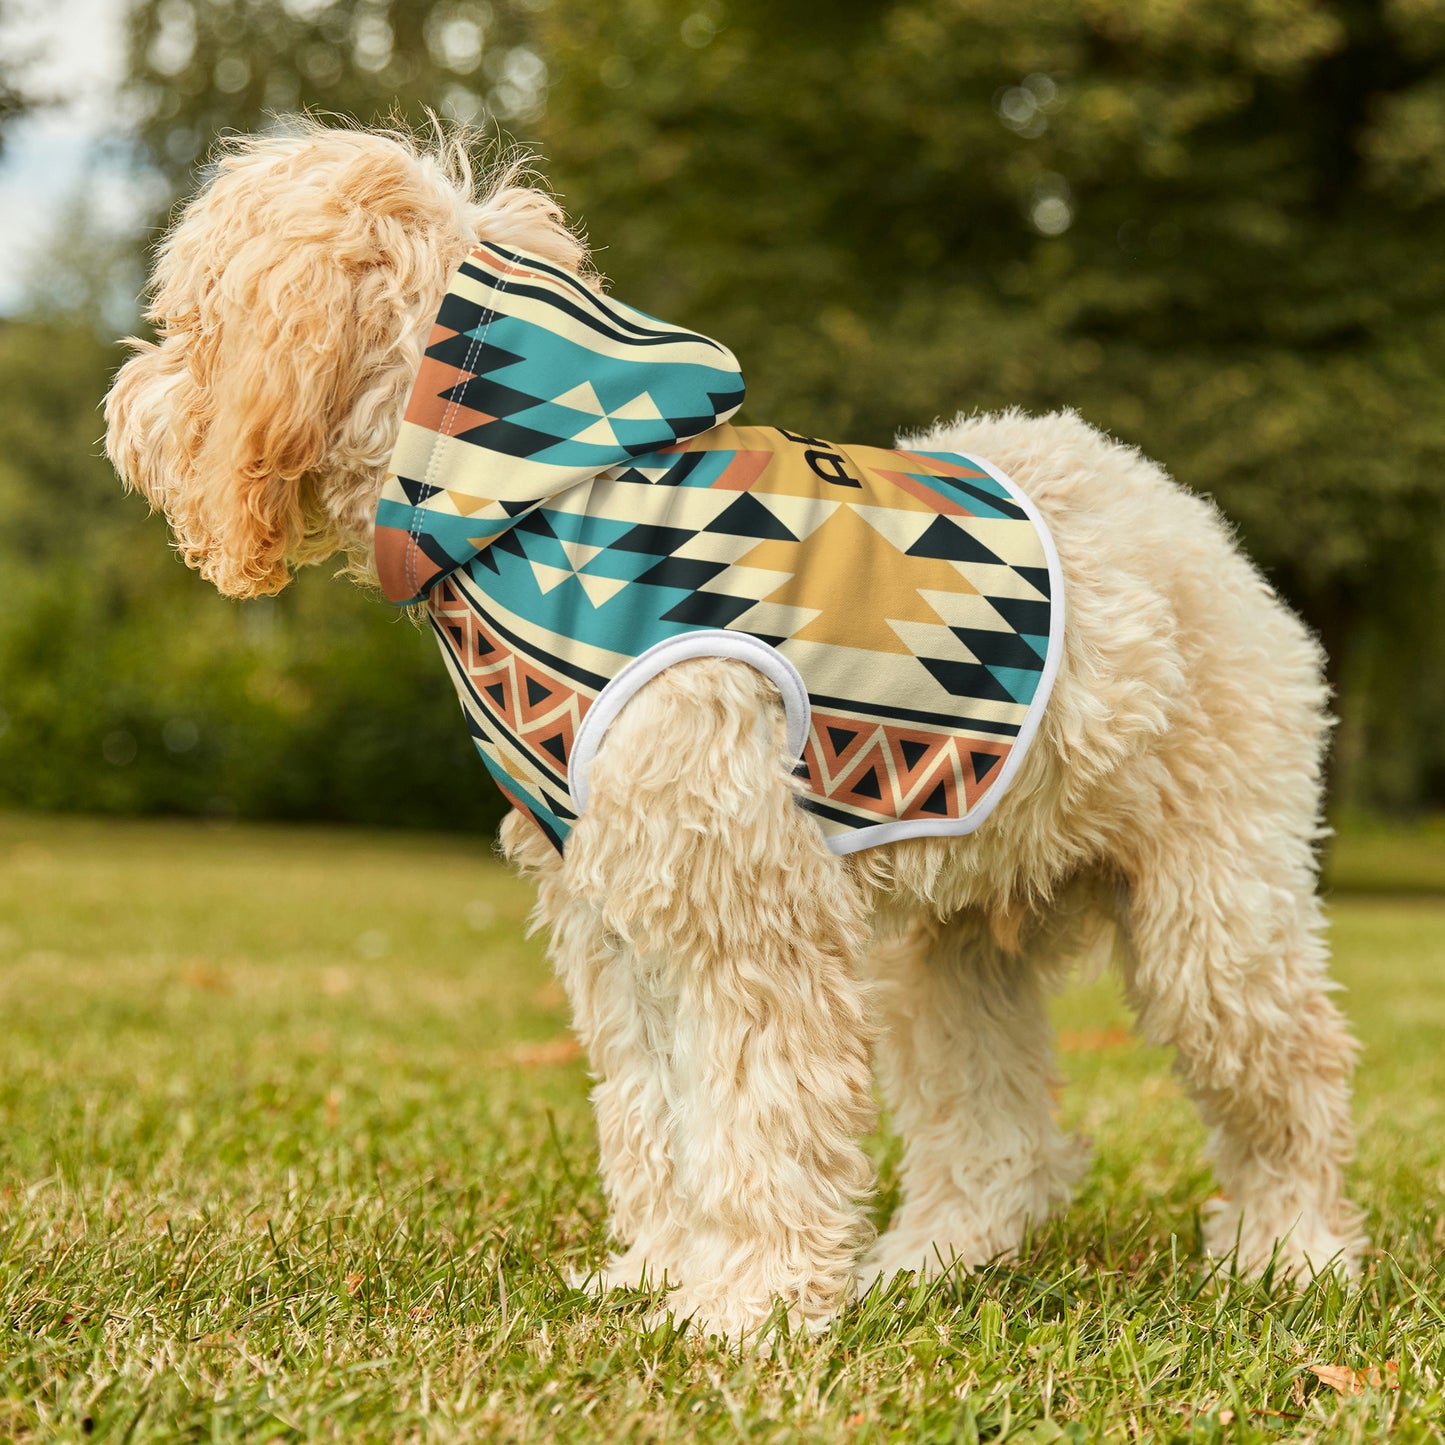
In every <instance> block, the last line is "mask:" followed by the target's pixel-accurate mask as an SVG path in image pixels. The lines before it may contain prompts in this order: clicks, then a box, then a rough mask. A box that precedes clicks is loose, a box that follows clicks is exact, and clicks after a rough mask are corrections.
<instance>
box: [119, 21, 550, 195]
mask: <svg viewBox="0 0 1445 1445" xmlns="http://www.w3.org/2000/svg"><path fill="white" fill-rule="evenodd" d="M544 3H546V0H532V3H530V4H529V3H528V0H514V3H513V4H511V5H508V4H506V3H497V4H493V3H491V0H333V3H328V0H140V3H138V4H136V5H134V6H133V8H132V10H131V31H130V45H131V65H130V82H129V87H128V88H129V90H130V94H131V96H132V98H133V100H134V101H135V103H136V105H137V108H138V111H139V115H140V124H139V127H138V135H139V139H140V142H141V145H142V147H143V150H144V153H145V157H146V159H147V160H148V162H149V163H150V164H151V165H152V166H154V167H155V168H156V169H158V170H159V171H160V172H161V173H162V174H164V175H165V176H167V177H168V178H169V179H170V180H171V181H172V183H173V184H174V186H175V189H176V190H177V191H180V190H183V189H185V188H186V187H187V186H188V184H189V181H190V177H191V174H192V171H193V168H194V166H195V164H196V163H197V161H199V160H200V159H202V158H203V157H204V155H205V153H206V151H207V149H208V148H209V146H210V144H211V142H212V141H213V140H214V138H215V137H216V136H217V135H219V134H221V133H222V132H224V131H227V130H254V129H256V128H257V127H258V126H262V125H265V124H266V123H267V120H268V118H270V117H273V116H275V115H278V114H283V113H285V112H288V111H296V110H300V109H311V110H316V111H319V112H324V113H330V114H339V115H345V116H349V117H352V118H354V119H357V120H361V121H364V122H366V123H367V124H369V125H376V124H385V123H387V122H388V121H389V120H391V119H393V118H397V119H400V120H401V121H403V122H404V123H407V124H412V125H417V124H420V123H421V122H422V121H423V119H424V115H425V110H426V109H427V108H431V109H432V110H434V111H436V112H437V113H438V114H439V115H441V116H442V117H443V118H444V119H446V120H448V121H451V122H453V123H457V122H460V123H463V124H474V123H478V122H485V121H486V120H488V119H491V118H495V119H497V120H500V121H503V122H507V123H516V124H528V123H530V122H532V121H533V120H535V118H536V117H537V115H538V114H539V113H540V111H541V109H542V106H543V104H544V102H545V99H546V67H545V65H544V64H543V63H542V60H541V58H540V57H539V56H538V55H537V53H536V51H535V50H533V49H531V48H530V47H529V46H528V44H527V43H526V38H527V36H528V34H529V26H528V18H529V16H530V13H531V10H532V9H533V8H534V7H535V6H536V5H538V4H544Z"/></svg>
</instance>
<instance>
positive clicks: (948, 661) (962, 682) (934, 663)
mask: <svg viewBox="0 0 1445 1445" xmlns="http://www.w3.org/2000/svg"><path fill="white" fill-rule="evenodd" d="M918 660H919V661H920V662H921V663H922V664H923V665H924V667H926V668H927V669H928V670H929V672H931V673H932V674H933V675H934V677H936V678H937V679H938V681H939V683H940V684H941V685H942V686H943V687H944V688H946V689H947V690H948V691H949V692H951V693H952V694H953V695H954V697H968V698H981V699H983V700H984V701H986V702H1013V701H1014V697H1013V694H1012V693H1010V692H1009V690H1008V689H1007V688H1006V687H1005V686H1004V685H1003V684H1002V683H1001V682H1000V681H999V680H998V679H997V678H996V677H995V676H994V675H993V674H992V673H991V672H990V671H989V670H988V668H986V667H984V666H982V665H981V664H979V663H977V662H955V661H954V660H953V659H952V658H946V657H920V658H919V659H918Z"/></svg>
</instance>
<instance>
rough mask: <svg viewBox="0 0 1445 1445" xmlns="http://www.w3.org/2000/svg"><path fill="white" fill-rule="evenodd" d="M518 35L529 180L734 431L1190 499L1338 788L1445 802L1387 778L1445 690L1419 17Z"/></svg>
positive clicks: (549, 22)
mask: <svg viewBox="0 0 1445 1445" xmlns="http://www.w3.org/2000/svg"><path fill="white" fill-rule="evenodd" d="M538 25H539V36H538V40H537V45H538V48H539V50H540V52H541V53H542V54H544V55H545V56H546V57H547V62H548V67H549V76H550V89H549V101H548V107H547V111H546V114H545V117H544V119H543V122H542V125H541V127H540V133H541V135H542V136H543V138H544V141H545V144H546V147H547V151H548V154H549V156H550V157H551V159H552V162H553V164H552V166H551V168H550V174H551V176H552V179H553V180H554V182H555V183H556V184H557V185H558V186H559V187H560V189H561V190H562V191H563V193H564V195H565V196H566V198H567V200H568V201H569V203H570V204H571V205H572V206H574V207H575V208H576V209H577V210H578V211H579V212H580V214H581V215H582V216H583V217H584V218H585V219H586V220H587V221H588V223H589V225H590V227H591V229H592V232H593V239H594V241H595V242H597V243H599V244H600V245H601V246H602V247H603V249H602V251H601V255H600V260H601V263H602V265H603V267H604V269H606V270H607V271H608V272H609V273H610V274H611V275H612V276H613V277H614V278H615V281H616V283H617V285H618V287H619V289H620V291H621V294H623V295H625V296H628V297H629V298H631V299H633V300H634V301H636V302H637V303H638V304H641V305H643V306H644V307H648V308H650V309H653V310H657V311H660V312H661V313H662V314H667V315H679V316H681V317H683V318H685V319H686V320H688V321H689V322H691V323H692V324H695V325H698V326H700V327H702V328H703V329H704V330H711V331H712V332H713V334H718V335H720V336H722V337H723V338H724V339H726V340H727V341H728V342H729V343H730V344H731V345H732V346H733V347H734V349H735V350H737V351H738V352H739V354H740V355H741V357H742V358H743V361H744V366H745V370H746V371H747V374H748V376H749V379H750V382H751V396H752V398H753V405H754V407H755V408H756V415H757V416H758V417H759V419H762V418H767V417H776V418H779V419H783V420H787V419H789V418H791V419H792V421H793V423H794V424H796V425H799V426H801V427H803V428H804V429H807V430H811V431H815V432H821V433H823V434H825V435H826V434H830V433H831V434H835V435H839V434H841V435H851V436H859V437H864V438H867V439H870V440H875V441H883V440H886V439H887V437H888V436H890V435H891V434H892V433H893V432H894V431H895V430H897V429H899V428H900V427H910V426H917V425H921V424H926V423H928V422H929V421H931V420H932V419H933V418H934V417H935V416H937V415H940V414H942V415H945V416H946V415H948V414H950V413H951V412H953V411H955V410H958V409H960V408H962V409H968V410H971V409H974V408H992V407H999V406H1007V405H1012V404H1017V405H1023V406H1025V407H1028V408H1032V409H1037V408H1042V407H1053V406H1064V405H1069V406H1074V407H1076V408H1078V409H1079V410H1081V411H1082V412H1083V413H1084V414H1085V415H1086V416H1087V417H1088V418H1089V419H1090V420H1092V421H1094V422H1096V423H1097V424H1099V425H1102V426H1104V427H1106V428H1108V429H1109V430H1111V431H1113V432H1115V433H1116V434H1117V435H1119V436H1121V437H1123V438H1125V439H1127V440H1129V441H1131V442H1136V443H1138V444H1139V445H1140V446H1141V447H1142V448H1143V449H1144V450H1146V451H1147V452H1149V453H1150V454H1152V455H1154V456H1156V457H1158V458H1159V459H1161V460H1162V461H1163V462H1164V463H1165V464H1166V465H1168V466H1169V467H1170V468H1171V470H1173V471H1174V473H1175V474H1176V475H1177V476H1178V477H1179V478H1180V479H1181V480H1183V481H1185V482H1186V483H1188V484H1189V485H1191V486H1193V487H1194V488H1196V489H1198V490H1201V491H1205V492H1210V493H1212V494H1213V495H1214V496H1216V497H1217V498H1218V500H1219V502H1220V504H1221V505H1222V506H1223V507H1224V509H1225V510H1226V512H1227V513H1228V514H1229V515H1230V516H1231V517H1233V518H1234V519H1236V521H1238V522H1239V523H1240V525H1241V527H1242V529H1243V531H1244V533H1245V538H1246V541H1247V544H1248V545H1249V547H1250V549H1251V551H1252V552H1253V553H1254V555H1255V556H1256V557H1257V558H1258V559H1259V560H1260V561H1261V562H1262V563H1263V564H1264V565H1265V566H1266V568H1267V569H1268V570H1269V571H1270V572H1271V574H1272V576H1273V577H1274V579H1275V580H1276V582H1277V583H1278V584H1279V585H1280V587H1281V588H1282V589H1283V590H1284V591H1285V592H1286V594H1287V595H1288V596H1289V597H1290V598H1291V599H1292V600H1293V601H1294V602H1295V604H1296V605H1297V606H1299V607H1301V608H1302V609H1303V610H1304V612H1305V613H1306V615H1307V616H1308V617H1309V619H1310V620H1311V621H1312V622H1313V623H1314V625H1315V626H1316V627H1317V628H1318V629H1319V630H1320V631H1321V632H1322V634H1323V636H1324V638H1325V641H1326V644H1327V648H1328V650H1329V653H1330V656H1331V659H1332V666H1333V669H1334V675H1335V679H1336V682H1337V685H1338V686H1339V687H1340V688H1341V689H1342V692H1343V697H1342V711H1343V715H1344V719H1345V724H1346V726H1345V728H1344V730H1343V733H1342V737H1341V740H1340V761H1341V782H1342V784H1343V786H1344V789H1345V791H1346V793H1347V794H1349V795H1352V796H1354V797H1355V798H1357V799H1359V798H1365V797H1371V798H1374V799H1376V800H1380V799H1386V800H1388V801H1391V802H1395V803H1400V802H1404V801H1406V800H1408V799H1410V798H1411V797H1412V796H1414V795H1415V794H1416V793H1417V792H1418V790H1419V788H1420V786H1421V784H1422V782H1423V781H1424V778H1425V776H1426V774H1427V773H1429V774H1430V775H1432V776H1438V775H1439V772H1440V769H1441V763H1442V761H1445V749H1442V747H1441V744H1440V743H1439V742H1438V741H1436V739H1438V738H1439V736H1440V734H1441V731H1442V730H1441V728H1440V727H1439V725H1438V721H1437V723H1436V724H1435V725H1434V726H1432V727H1430V728H1429V729H1428V731H1427V730H1424V729H1421V732H1420V734H1419V735H1417V736H1416V737H1415V738H1414V739H1413V743H1412V745H1411V746H1410V748H1409V752H1410V754H1411V756H1412V758H1413V761H1414V763H1415V764H1416V765H1417V766H1416V767H1414V768H1411V767H1403V768H1402V767H1401V766H1399V758H1398V755H1396V756H1395V757H1394V758H1393V759H1392V760H1391V764H1390V767H1389V768H1388V769H1386V770H1382V768H1381V767H1380V766H1378V765H1377V764H1378V763H1379V762H1380V761H1381V755H1382V753H1383V750H1384V747H1385V736H1384V733H1383V732H1382V731H1381V729H1382V728H1385V729H1387V730H1388V731H1390V732H1391V733H1392V735H1393V739H1394V741H1395V742H1399V741H1401V740H1402V739H1401V736H1400V734H1401V732H1402V728H1401V723H1402V720H1403V719H1404V718H1406V717H1410V719H1411V722H1412V723H1414V724H1420V723H1423V722H1424V718H1423V717H1422V716H1421V715H1420V707H1421V700H1422V698H1423V697H1424V696H1425V695H1426V694H1429V693H1431V689H1432V688H1433V694H1431V695H1433V696H1435V697H1437V698H1438V697H1439V695H1440V693H1441V691H1442V684H1445V663H1442V660H1441V659H1442V653H1441V649H1440V648H1439V646H1438V643H1437V641H1436V637H1435V630H1434V623H1433V618H1432V615H1431V612H1430V610H1429V609H1428V608H1422V607H1419V606H1416V605H1413V604H1414V603H1415V602H1416V601H1418V600H1419V598H1420V596H1421V594H1423V593H1425V592H1427V591H1429V593H1430V595H1431V596H1438V594H1439V591H1440V588H1439V583H1438V579H1439V578H1440V576H1441V574H1442V570H1445V569H1442V566H1441V563H1442V560H1445V558H1442V552H1445V486H1442V480H1441V477H1442V469H1441V463H1442V461H1445V408H1442V406H1441V405H1440V402H1439V396H1440V389H1441V382H1442V376H1445V160H1442V157H1445V7H1442V6H1441V5H1440V4H1439V3H1438V0H1205V3H1200V0H1159V3H1154V4H1150V5H1148V6H1141V5H1137V4H1131V3H1126V0H1091V3H1085V4H1079V3H1077V0H1033V3H1031V4H1029V5H1026V6H1025V5H1013V4H1003V3H999V0H895V3H891V4H881V5H880V4H871V3H861V0H859V3H850V4H842V5H839V4H836V3H833V4H828V5H824V4H822V3H821V0H817V3H813V0H794V3H792V4H789V5H787V6H782V7H780V6H777V5H775V4H771V3H768V0H726V3H725V0H692V3H689V4H686V5H677V4H671V3H664V0H618V3H615V4H612V5H608V6H591V5H584V4H580V3H579V4H567V3H557V4H554V5H553V6H551V7H550V8H548V9H547V10H545V11H543V12H542V13H541V15H540V16H539V18H538ZM1387 615H1388V616H1389V617H1390V618H1391V622H1390V625H1389V626H1388V627H1387V626H1385V625H1384V623H1383V618H1384V617H1385V616H1387ZM1385 653H1388V654H1389V656H1388V658H1387V657H1386V656H1385V655H1384V654H1385ZM1427 677H1428V679H1430V681H1429V682H1428V685H1422V684H1424V683H1425V682H1426V679H1427ZM1391 678H1393V679H1395V680H1396V681H1395V682H1393V683H1392V682H1390V681H1388V679H1391ZM1412 714H1413V716H1412ZM1411 730H1412V729H1409V728H1406V729H1404V731H1405V733H1406V737H1407V738H1408V734H1409V732H1410V731H1411ZM1432 759H1433V761H1432ZM1432 769H1433V773H1432V772H1431V770H1432ZM1386 772H1388V774H1389V776H1388V778H1387V776H1386Z"/></svg>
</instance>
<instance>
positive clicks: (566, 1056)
mask: <svg viewBox="0 0 1445 1445" xmlns="http://www.w3.org/2000/svg"><path fill="white" fill-rule="evenodd" d="M581 1057H582V1045H581V1044H579V1043H578V1042H577V1040H576V1039H574V1038H573V1037H572V1035H571V1034H563V1035H562V1036H561V1037H560V1038H556V1039H548V1040H546V1041H545V1042H544V1043H540V1044H516V1045H514V1046H513V1047H512V1048H510V1049H506V1050H504V1051H503V1052H502V1053H501V1054H500V1055H499V1056H498V1062H499V1063H503V1064H519V1065H520V1066H521V1067H522V1068H524V1069H537V1068H546V1067H547V1066H548V1065H551V1064H570V1063H571V1062H572V1061H573V1060H574V1059H580V1058H581Z"/></svg>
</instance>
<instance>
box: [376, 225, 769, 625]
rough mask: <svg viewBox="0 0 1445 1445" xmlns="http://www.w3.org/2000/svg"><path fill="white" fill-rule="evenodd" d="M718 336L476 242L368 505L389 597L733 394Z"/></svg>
mask: <svg viewBox="0 0 1445 1445" xmlns="http://www.w3.org/2000/svg"><path fill="white" fill-rule="evenodd" d="M743 391H744V388H743V379H742V374H741V372H740V370H739V368H738V364H737V361H736V360H735V358H734V357H733V354H732V352H730V351H729V350H728V349H727V348H726V347H725V346H722V345H721V344H720V343H718V342H716V341H712V340H710V339H709V338H708V337H706V336H700V335H698V334H697V333H696V332H693V331H685V330H683V329H682V328H681V327H678V326H672V325H669V324H668V323H667V322H665V321H658V320H657V319H656V318H655V317H652V316H648V315H646V314H645V313H643V312H641V311H636V310H634V309H633V308H632V307H630V306H624V305H622V304H621V303H620V302H617V301H614V300H612V299H611V298H609V297H604V296H599V295H597V294H596V293H595V292H593V291H590V290H589V289H588V288H587V287H586V286H585V285H584V284H583V283H582V282H580V281H579V280H578V279H577V278H576V277H575V276H571V275H569V274H568V273H567V272H565V271H563V270H561V269H559V268H558V267H556V266H554V265H552V264H551V263H550V262H548V261H544V260H542V259H540V258H539V257H536V256H532V255H529V254H527V253H525V252H522V251H516V250H512V249H509V248H507V247H503V246H498V245H494V244H492V243H485V244H482V245H479V246H477V247H476V248H475V249H474V250H473V251H472V253H471V255H470V256H469V257H468V258H467V260H466V261H464V262H463V263H462V266H461V268H460V269H459V270H458V271H457V273H456V274H455V275H454V276H453V277H452V280H451V284H450V285H449V286H448V288H447V293H446V296H445V297H444V298H443V300H442V304H441V310H440V311H439V312H438V314H437V319H436V323H435V325H434V326H433V328H432V333H431V338H430V340H429V342H428V344H427V348H426V354H425V355H424V357H423V358H422V363H421V369H420V371H419V372H418V374H417V379H416V381H415V383H414V384H413V386H412V390H411V394H410V396H409V397H408V399H407V406H406V412H405V416H404V419H403V421H402V425H401V431H400V434H399V435H398V438H397V443H396V447H395V449H394V451H393V452H392V457H391V464H390V467H389V469H388V471H389V475H388V477H387V481H386V485H385V487H384V488H383V490H382V494H381V500H380V502H379V503H378V505H377V512H376V534H375V536H376V566H377V573H378V576H379V577H380V580H381V585H382V588H383V590H384V591H385V593H386V595H387V597H388V598H390V600H391V601H393V602H395V603H398V604H401V605H405V604H408V603H411V602H417V601H419V600H421V599H422V598H423V597H425V596H426V595H427V594H428V593H429V592H430V591H431V590H432V588H433V587H435V586H436V585H437V583H438V582H440V581H441V580H442V579H443V578H445V577H447V576H449V575H450V574H451V573H453V572H455V571H456V570H457V569H458V568H459V567H463V566H465V565H466V564H467V563H469V562H471V561H474V560H475V559H476V558H477V557H478V555H479V554H480V553H481V552H482V551H483V550H484V549H485V548H487V547H488V546H490V545H491V543H492V542H494V541H495V540H496V539H497V538H498V537H500V536H501V535H502V534H503V533H505V532H506V531H508V530H509V529H510V528H511V527H513V526H514V525H515V524H516V523H517V521H518V520H519V519H520V518H522V517H524V516H526V515H527V514H528V513H529V512H531V511H532V510H534V509H535V508H536V507H538V506H540V505H541V504H542V503H544V502H546V501H548V500H549V499H551V498H554V497H556V496H558V495H559V494H560V493H562V492H565V491H567V490H568V489H569V488H571V487H575V486H577V485H579V484H580V483H584V482H589V481H591V480H592V479H593V478H595V477H597V476H599V475H601V474H604V473H606V472H608V471H610V470H611V469H612V468H614V467H618V466H622V465H626V464H631V463H632V462H633V460H634V459H635V458H637V457H641V456H645V455H646V454H648V453H650V452H655V451H659V450H662V449H665V448H668V447H672V446H675V445H677V444H678V443H681V442H685V441H688V440H690V439H691V438H693V437H696V436H699V435H701V434H702V433H703V432H706V431H709V430H711V429H712V428H713V427H715V426H717V425H718V424H719V423H720V422H724V421H726V420H727V419H728V418H729V417H730V416H732V415H733V413H734V412H736V411H737V409H738V408H739V407H740V406H741V405H742V402H743Z"/></svg>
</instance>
